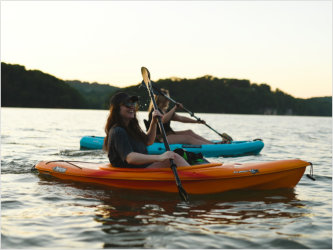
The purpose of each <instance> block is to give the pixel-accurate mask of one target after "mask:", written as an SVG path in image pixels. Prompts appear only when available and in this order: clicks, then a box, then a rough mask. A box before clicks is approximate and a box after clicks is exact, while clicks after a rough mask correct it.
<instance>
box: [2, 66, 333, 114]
mask: <svg viewBox="0 0 333 250" xmlns="http://www.w3.org/2000/svg"><path fill="white" fill-rule="evenodd" d="M1 71H2V74H1V100H2V106H3V107H39V108H82V109H85V108H90V109H108V106H109V99H110V97H111V96H112V95H113V94H114V93H116V92H118V91H124V92H127V93H129V94H134V95H138V96H140V110H147V109H148V105H149V102H150V100H149V96H148V92H147V90H146V89H145V88H144V87H139V86H141V84H138V85H135V86H130V87H126V88H117V87H114V86H110V85H108V84H98V83H87V82H81V81H75V80H74V81H63V80H61V79H58V78H56V77H54V76H52V75H49V74H45V73H43V72H41V71H38V70H26V69H25V67H24V66H21V65H12V64H6V63H3V62H2V63H1ZM154 84H155V85H156V86H157V87H159V88H165V89H168V90H169V92H170V96H171V97H172V98H173V99H174V100H176V101H179V102H181V103H183V104H184V106H186V107H187V108H188V109H189V110H191V111H193V112H200V113H227V114H276V115H310V116H332V97H331V96H327V97H316V98H309V99H301V98H295V97H293V96H291V95H289V94H287V93H284V92H283V91H282V90H280V89H276V90H275V91H272V90H271V87H270V86H269V85H268V84H266V83H262V84H257V83H251V82H250V81H249V80H244V79H229V78H216V77H213V76H209V75H206V76H203V77H199V78H196V79H181V78H168V79H160V80H158V81H156V82H155V83H154Z"/></svg>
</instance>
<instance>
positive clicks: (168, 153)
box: [159, 151, 178, 161]
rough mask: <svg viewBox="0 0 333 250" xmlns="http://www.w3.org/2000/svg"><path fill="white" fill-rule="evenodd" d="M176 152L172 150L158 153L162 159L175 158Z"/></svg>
mask: <svg viewBox="0 0 333 250" xmlns="http://www.w3.org/2000/svg"><path fill="white" fill-rule="evenodd" d="M177 155H178V154H177V153H175V152H173V151H166V152H165V153H163V154H161V155H159V156H160V161H164V160H169V159H172V160H175V159H176V157H177Z"/></svg>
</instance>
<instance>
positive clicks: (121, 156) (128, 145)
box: [103, 92, 189, 168]
mask: <svg viewBox="0 0 333 250" xmlns="http://www.w3.org/2000/svg"><path fill="white" fill-rule="evenodd" d="M137 102H138V97H137V96H129V95H128V94H126V93H124V92H120V93H117V94H116V95H114V96H113V97H112V99H111V102H110V113H109V116H108V118H107V121H106V125H105V133H106V137H105V139H104V145H103V149H104V150H105V151H106V152H107V153H108V157H109V160H110V163H111V164H112V166H115V167H125V168H162V167H170V159H173V160H174V163H175V164H176V165H177V166H189V164H188V163H187V162H186V161H185V160H184V159H183V158H182V157H181V156H180V155H178V154H177V153H175V152H173V151H167V152H165V153H164V154H161V155H148V152H147V146H149V145H151V144H153V143H154V141H155V137H156V127H157V117H158V116H162V115H161V113H160V112H158V111H156V112H155V111H154V112H152V122H151V124H150V127H149V129H148V131H147V134H145V133H144V132H143V131H142V129H141V128H140V125H139V122H138V120H137V118H136V111H137V107H138V105H137Z"/></svg>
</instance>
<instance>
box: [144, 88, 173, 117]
mask: <svg viewBox="0 0 333 250" xmlns="http://www.w3.org/2000/svg"><path fill="white" fill-rule="evenodd" d="M161 92H162V93H163V94H165V95H166V96H170V94H169V90H167V89H161ZM154 98H155V102H156V104H157V107H158V108H159V109H161V110H163V109H167V108H168V107H169V100H168V99H167V98H165V97H164V96H163V95H154ZM153 109H154V105H153V102H152V101H150V104H149V108H148V113H150V111H152V110H153Z"/></svg>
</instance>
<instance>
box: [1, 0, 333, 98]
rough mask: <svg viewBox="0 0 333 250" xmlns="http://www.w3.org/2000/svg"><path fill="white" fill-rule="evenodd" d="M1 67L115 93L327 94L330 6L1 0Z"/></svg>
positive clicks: (329, 85)
mask: <svg viewBox="0 0 333 250" xmlns="http://www.w3.org/2000/svg"><path fill="white" fill-rule="evenodd" d="M1 61H2V62H6V63H12V64H20V65H24V66H25V67H26V69H28V70H29V69H38V70H41V71H43V72H45V73H48V74H51V75H54V76H56V77H58V78H60V79H63V80H80V81H87V82H98V83H102V84H105V83H107V84H111V85H113V86H118V87H125V86H131V85H135V84H138V83H139V82H141V80H142V77H141V71H140V68H141V66H145V67H147V68H148V69H149V71H150V73H151V78H152V80H154V81H156V80H158V79H165V78H170V77H179V78H188V79H192V78H197V77H201V76H204V75H212V76H215V77H218V78H237V79H248V80H250V82H251V83H257V84H261V83H266V84H268V85H270V86H271V87H272V90H275V89H276V88H278V89H280V90H282V91H284V92H285V93H288V94H290V95H293V96H294V97H298V98H309V97H317V96H330V95H332V1H78V0H77V1H9V0H7V1H4V0H2V1H1Z"/></svg>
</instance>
